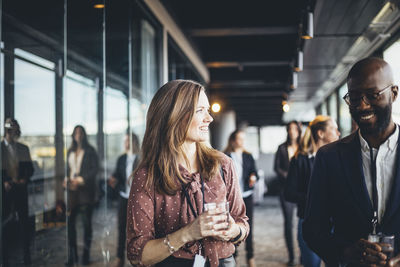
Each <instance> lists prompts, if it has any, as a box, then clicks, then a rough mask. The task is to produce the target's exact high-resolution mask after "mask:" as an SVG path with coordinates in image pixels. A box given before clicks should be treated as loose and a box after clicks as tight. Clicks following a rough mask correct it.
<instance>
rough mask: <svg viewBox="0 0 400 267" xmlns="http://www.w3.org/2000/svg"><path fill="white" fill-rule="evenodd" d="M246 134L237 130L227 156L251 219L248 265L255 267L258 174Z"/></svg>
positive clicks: (227, 149) (247, 248)
mask: <svg viewBox="0 0 400 267" xmlns="http://www.w3.org/2000/svg"><path fill="white" fill-rule="evenodd" d="M244 140H245V133H244V131H242V130H236V131H234V132H233V133H231V135H230V136H229V140H228V146H227V147H226V149H225V151H224V152H225V154H227V155H228V156H229V157H231V158H232V159H233V163H234V165H235V167H236V172H237V175H238V179H239V185H240V189H241V193H242V197H243V201H244V204H245V205H246V215H247V217H249V225H250V232H249V235H248V237H247V239H246V252H247V255H246V256H247V264H248V266H249V267H254V266H256V265H255V261H254V249H253V231H252V230H253V206H254V201H253V189H254V185H255V183H256V181H257V180H258V174H257V169H256V164H255V161H254V158H253V156H252V155H251V154H250V153H249V152H247V151H246V150H245V149H244Z"/></svg>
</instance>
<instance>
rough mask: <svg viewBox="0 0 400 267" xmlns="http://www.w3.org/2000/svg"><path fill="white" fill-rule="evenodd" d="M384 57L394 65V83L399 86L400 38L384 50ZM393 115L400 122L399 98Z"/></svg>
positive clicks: (393, 108) (394, 106)
mask: <svg viewBox="0 0 400 267" xmlns="http://www.w3.org/2000/svg"><path fill="white" fill-rule="evenodd" d="M383 58H384V59H385V60H386V61H387V62H388V63H389V65H390V66H391V67H392V70H393V75H394V83H395V84H396V85H398V86H399V84H400V62H399V60H400V40H397V41H396V42H394V43H393V44H392V45H391V46H390V47H389V48H387V49H386V50H385V51H384V52H383ZM392 116H393V120H394V121H395V122H396V123H400V101H399V99H398V98H397V100H396V101H395V102H394V103H393V106H392Z"/></svg>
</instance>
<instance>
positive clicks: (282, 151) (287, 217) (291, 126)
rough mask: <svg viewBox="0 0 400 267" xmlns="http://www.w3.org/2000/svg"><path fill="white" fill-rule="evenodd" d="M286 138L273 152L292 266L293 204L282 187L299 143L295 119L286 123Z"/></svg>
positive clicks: (297, 126)
mask: <svg viewBox="0 0 400 267" xmlns="http://www.w3.org/2000/svg"><path fill="white" fill-rule="evenodd" d="M286 132H287V139H286V142H285V143H283V144H281V145H280V146H279V147H278V150H277V152H276V154H275V163H274V170H275V172H276V174H277V175H278V178H279V182H280V194H279V200H280V203H281V208H282V213H283V219H284V234H285V242H286V247H287V250H288V254H289V261H288V263H287V265H288V266H294V250H293V211H294V208H295V205H294V204H293V203H290V202H287V201H286V200H285V197H284V188H285V183H286V177H287V174H288V171H289V163H290V160H291V159H292V157H293V156H294V154H295V152H296V151H297V148H298V146H299V143H300V138H301V125H300V123H298V122H297V121H291V122H289V123H288V124H287V125H286Z"/></svg>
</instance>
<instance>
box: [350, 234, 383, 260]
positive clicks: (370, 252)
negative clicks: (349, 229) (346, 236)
mask: <svg viewBox="0 0 400 267" xmlns="http://www.w3.org/2000/svg"><path fill="white" fill-rule="evenodd" d="M381 245H382V244H377V243H371V242H369V241H367V240H365V239H360V240H359V241H357V242H356V243H355V244H353V245H351V246H350V247H347V248H345V250H344V252H343V259H344V261H345V262H349V263H357V264H358V265H361V266H386V265H387V264H388V262H387V257H386V255H385V254H384V253H382V247H381Z"/></svg>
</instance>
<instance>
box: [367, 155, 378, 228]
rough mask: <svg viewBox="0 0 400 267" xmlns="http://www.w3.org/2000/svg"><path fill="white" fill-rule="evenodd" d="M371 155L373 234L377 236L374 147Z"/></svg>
mask: <svg viewBox="0 0 400 267" xmlns="http://www.w3.org/2000/svg"><path fill="white" fill-rule="evenodd" d="M369 154H370V158H371V166H370V168H371V182H372V205H373V208H374V216H373V218H372V221H371V222H372V227H373V232H372V233H373V234H376V226H377V224H378V188H377V186H376V179H377V177H376V161H375V159H374V153H373V151H372V147H370V148H369Z"/></svg>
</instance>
